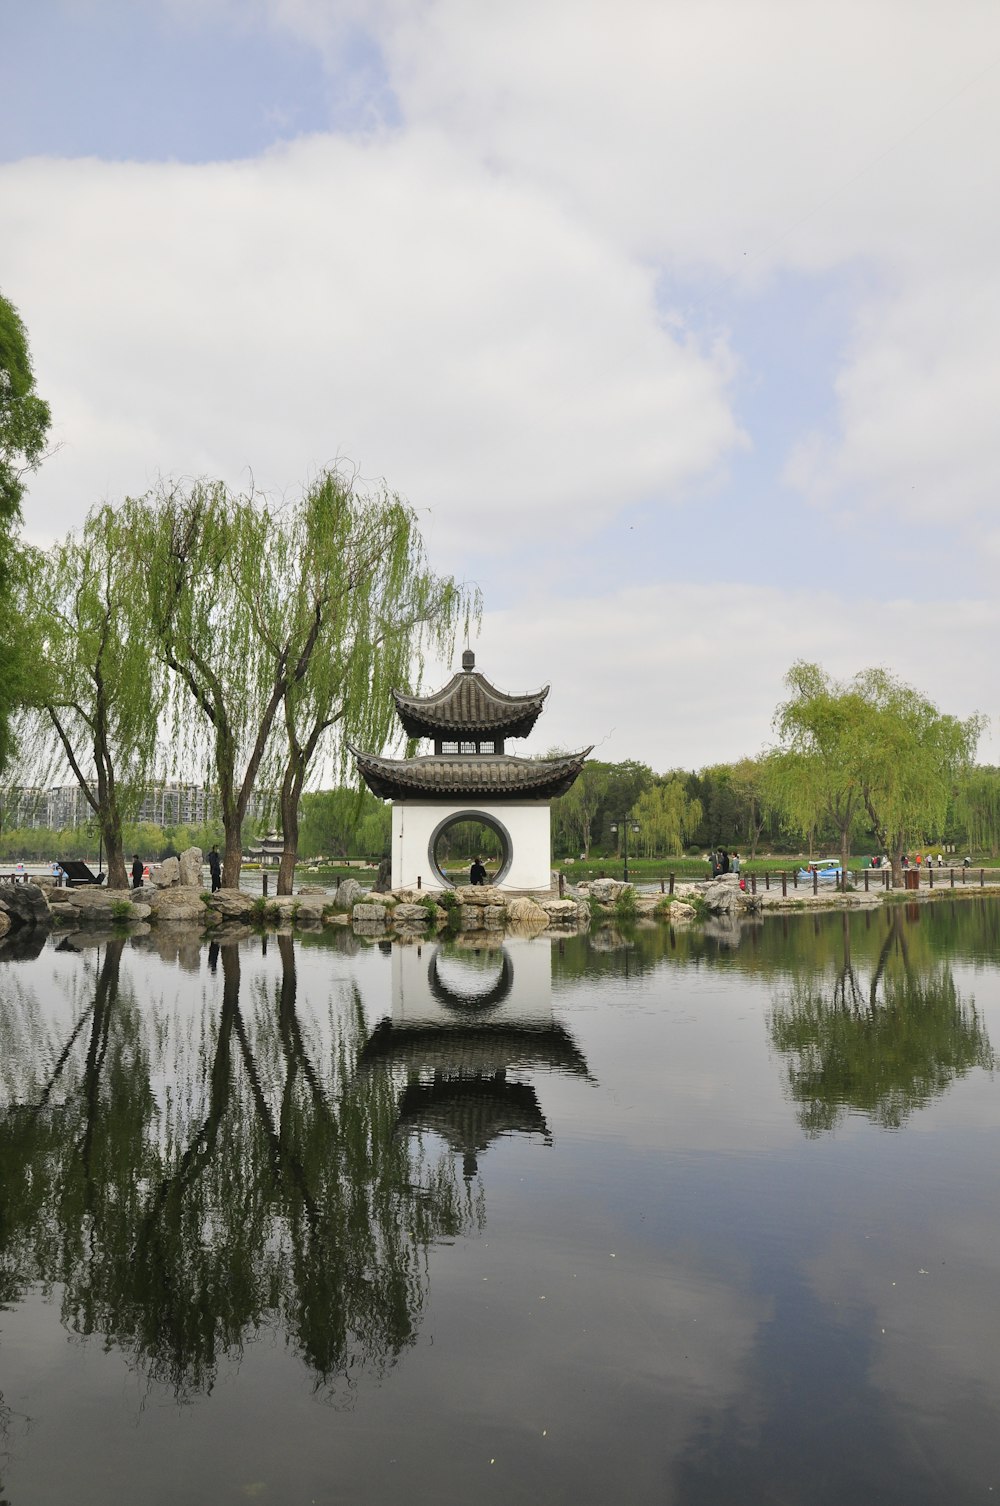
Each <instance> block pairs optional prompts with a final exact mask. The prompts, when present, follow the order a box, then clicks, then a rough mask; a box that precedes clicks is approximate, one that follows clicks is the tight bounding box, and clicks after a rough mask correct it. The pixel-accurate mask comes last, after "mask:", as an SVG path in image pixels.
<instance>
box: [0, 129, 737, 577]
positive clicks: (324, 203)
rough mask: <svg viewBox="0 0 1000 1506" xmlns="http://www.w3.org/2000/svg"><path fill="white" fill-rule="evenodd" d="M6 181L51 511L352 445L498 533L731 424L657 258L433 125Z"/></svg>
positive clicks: (541, 518)
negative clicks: (44, 402) (663, 313)
mask: <svg viewBox="0 0 1000 1506" xmlns="http://www.w3.org/2000/svg"><path fill="white" fill-rule="evenodd" d="M0 184H2V194H0V197H2V204H3V209H2V211H0V213H2V218H3V221H4V229H5V242H6V245H7V249H8V258H7V273H6V276H7V278H8V286H10V287H11V288H16V289H17V302H18V304H19V306H20V307H21V311H22V313H23V314H24V317H25V319H26V322H27V323H28V326H29V329H30V331H31V336H32V341H33V345H34V349H35V354H36V365H37V370H38V376H39V384H40V387H41V388H42V390H43V391H44V392H45V395H46V396H47V397H48V398H49V400H50V402H51V404H52V407H53V411H54V414H55V419H56V427H57V433H58V437H59V438H60V439H61V440H62V441H63V443H64V449H63V450H62V452H61V453H60V455H59V456H58V457H57V458H56V459H55V460H53V461H51V462H50V463H49V465H47V466H46V468H45V470H44V471H43V473H42V474H41V476H40V477H39V480H38V481H37V483H36V485H35V488H34V495H35V499H36V503H37V504H39V505H42V506H44V508H45V511H46V519H45V523H46V524H47V525H50V526H52V527H54V528H61V527H64V526H66V525H67V524H68V523H69V522H71V521H72V520H73V519H74V518H78V517H79V516H80V513H81V511H82V504H84V503H85V502H89V501H92V500H95V499H96V497H97V496H99V495H103V494H104V493H105V491H107V490H109V489H110V490H111V491H112V492H118V493H121V492H124V491H126V490H131V491H135V490H140V489H142V488H144V487H145V486H146V485H148V484H149V483H150V481H151V480H152V479H154V478H155V475H156V474H157V473H158V472H160V471H163V472H171V473H180V474H186V473H203V472H209V473H211V474H218V475H223V476H225V477H227V478H229V479H234V480H235V479H237V478H238V477H239V475H240V473H241V471H242V470H243V468H244V467H249V466H252V467H253V469H254V472H255V474H256V476H257V479H258V481H259V482H261V483H263V484H264V485H266V486H272V487H275V486H276V487H284V486H286V485H290V484H295V483H297V482H298V481H300V480H302V479H304V478H305V475H306V473H307V472H308V471H309V470H310V468H315V467H316V466H318V465H321V464H323V463H325V462H327V461H330V460H332V459H333V458H335V457H336V456H337V455H347V456H349V457H351V458H352V459H353V460H355V461H356V462H357V463H358V464H359V465H360V466H361V467H362V469H363V470H364V471H365V472H366V473H367V474H383V475H385V476H386V477H387V478H388V480H389V482H390V484H391V485H393V486H396V487H398V488H399V489H400V490H402V491H404V492H405V493H406V494H408V495H409V496H410V498H411V500H412V501H413V502H414V503H415V504H416V505H418V506H421V507H425V506H426V507H430V508H432V509H433V510H434V520H435V532H436V533H437V534H438V536H439V537H440V539H441V541H442V542H443V543H445V544H447V543H449V542H451V543H453V544H456V545H457V543H458V542H459V541H460V540H461V539H462V538H463V537H465V536H467V535H468V533H469V531H470V530H471V529H473V528H474V530H475V538H476V543H477V545H478V546H479V547H485V546H488V545H489V546H492V547H495V548H502V547H503V546H504V544H505V542H508V541H509V540H510V539H511V530H512V528H513V529H517V528H523V527H524V526H526V525H528V524H530V526H531V528H532V529H533V530H534V531H536V532H538V533H541V534H544V533H546V532H557V531H558V530H559V529H560V528H565V527H566V526H567V524H569V523H570V522H572V523H573V525H574V527H580V526H583V527H587V526H589V525H590V524H591V523H592V522H594V521H596V520H597V519H598V518H599V517H606V516H607V514H608V512H609V510H611V511H613V510H614V509H615V508H617V507H620V506H623V505H626V504H627V503H628V502H630V501H632V500H635V499H636V498H637V497H640V496H648V495H650V494H655V495H656V496H658V497H659V498H660V499H661V500H667V501H668V500H669V499H670V498H671V497H673V496H676V494H677V493H678V492H679V490H680V489H681V488H683V487H684V486H685V485H687V484H689V483H690V482H691V481H692V479H694V478H695V477H698V476H699V475H701V474H703V473H705V472H710V471H711V470H712V469H713V468H715V467H716V466H717V464H718V463H719V461H720V459H721V458H722V456H723V455H724V454H725V453H726V452H727V450H729V449H731V448H732V447H733V446H734V445H735V444H737V443H738V442H739V433H738V430H737V427H736V425H735V423H734V421H733V419H732V416H731V414H730V412H729V408H728V405H727V397H726V391H725V388H726V382H727V379H728V375H729V363H728V361H727V358H726V354H725V351H724V350H717V351H716V350H712V351H701V350H699V349H698V348H697V346H696V345H695V343H694V342H693V341H691V340H686V339H684V338H681V337H678V335H677V334H676V333H674V332H672V331H668V330H667V329H666V328H665V327H664V325H663V323H662V321H661V320H660V319H659V316H658V314H657V309H656V302H655V287H654V278H653V276H652V274H651V272H650V271H649V270H647V269H645V268H642V267H640V266H639V265H637V264H636V263H634V262H632V261H630V260H629V259H628V258H627V257H626V256H624V255H623V254H622V253H621V252H620V251H619V250H618V249H617V248H616V247H615V246H614V245H613V244H610V243H608V242H607V241H605V240H602V239H601V238H600V237H598V236H597V235H594V234H590V233H588V232H586V231H584V230H582V229H581V227H580V226H579V225H578V224H573V223H572V222H571V221H569V220H568V219H567V217H566V216H565V214H563V213H562V212H561V211H560V210H558V209H557V208H554V207H553V206H552V205H550V204H547V203H546V202H544V201H543V200H542V199H541V198H540V196H539V195H538V193H537V191H535V190H534V189H532V188H530V187H524V186H523V185H518V184H515V183H512V182H510V181H509V180H506V179H503V178H498V177H495V176H491V175H490V174H489V173H487V172H486V171H484V170H483V169H482V168H481V166H479V165H477V164H474V163H471V162H470V161H469V160H468V158H467V157H465V156H464V155H463V153H462V152H461V151H460V150H459V149H457V148H456V147H455V146H453V145H452V144H449V143H447V142H445V141H444V140H443V139H442V138H441V137H440V136H435V135H432V134H429V133H411V134H409V135H407V136H386V137H384V138H381V139H378V140H373V141H369V142H366V143H364V144H361V143H356V142H349V141H345V140H337V139H333V138H312V139H309V140H305V141H301V142H298V143H296V144H295V145H294V146H292V147H289V148H286V149H281V150H276V151H274V152H273V153H271V154H270V155H268V156H267V157H265V158H263V159H261V160H259V161H252V162H245V163H238V164H217V165H212V166H207V167H199V166H178V165H146V166H140V165H135V164H127V165H121V164H102V163H98V162H94V161H84V162H73V163H65V162H50V163H45V162H38V161H35V162H30V163H22V164H19V165H18V166H15V167H12V168H7V169H4V170H2V171H0ZM67 247H70V248H71V253H70V254H69V255H67ZM35 521H36V523H37V514H36V515H35Z"/></svg>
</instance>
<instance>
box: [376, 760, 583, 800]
mask: <svg viewBox="0 0 1000 1506" xmlns="http://www.w3.org/2000/svg"><path fill="white" fill-rule="evenodd" d="M590 751H591V749H590V748H584V750H583V752H582V753H573V754H570V755H568V756H567V757H565V758H511V757H509V756H507V755H506V754H502V753H501V754H492V755H491V754H487V753H484V754H480V755H479V756H476V757H459V756H455V755H448V754H430V755H428V756H427V757H424V758H376V757H375V756H374V755H372V754H368V753H359V752H358V750H357V749H356V748H351V752H352V753H353V755H354V758H355V760H356V762H357V765H358V773H359V774H360V775H361V777H362V779H363V780H364V781H365V783H366V784H367V786H368V788H369V789H370V790H371V792H372V794H374V795H378V796H379V798H380V799H382V800H461V799H470V800H554V799H555V797H556V796H557V795H565V793H566V791H567V790H568V789H569V788H570V786H571V785H572V783H573V781H574V780H575V779H576V777H577V775H578V774H579V773H580V770H581V769H582V768H583V765H584V760H585V759H586V757H587V754H588V753H589V752H590Z"/></svg>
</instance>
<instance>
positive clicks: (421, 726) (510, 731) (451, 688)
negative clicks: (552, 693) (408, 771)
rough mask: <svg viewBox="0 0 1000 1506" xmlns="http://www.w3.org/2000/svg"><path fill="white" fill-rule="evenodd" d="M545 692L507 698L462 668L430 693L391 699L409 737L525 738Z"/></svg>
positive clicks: (396, 693)
mask: <svg viewBox="0 0 1000 1506" xmlns="http://www.w3.org/2000/svg"><path fill="white" fill-rule="evenodd" d="M548 693H549V687H548V686H547V685H546V686H545V687H544V689H542V690H535V691H532V692H531V693H530V694H529V695H507V693H506V692H505V691H503V690H497V688H496V686H495V685H491V684H490V682H489V680H487V679H486V678H485V676H484V675H481V674H480V673H479V671H478V670H471V671H470V670H462V671H461V672H460V673H459V674H457V675H453V676H452V678H451V679H450V680H449V681H448V683H447V685H445V686H444V687H443V688H442V689H441V690H438V691H436V692H435V693H434V694H433V695H425V696H418V695H406V694H404V692H403V691H401V690H394V691H393V698H394V700H395V702H396V711H397V713H398V715H399V719H400V721H401V722H402V723H403V726H404V727H405V729H406V732H407V734H408V736H410V737H442V738H460V737H461V736H462V734H466V735H468V736H470V737H471V736H478V737H482V736H483V735H485V734H489V733H490V732H494V733H497V734H498V735H499V734H502V735H504V736H506V737H527V736H528V733H529V732H530V731H531V729H532V727H533V726H534V725H535V722H536V721H537V720H538V717H539V715H540V713H541V710H542V706H543V704H544V702H545V697H546V696H547V695H548Z"/></svg>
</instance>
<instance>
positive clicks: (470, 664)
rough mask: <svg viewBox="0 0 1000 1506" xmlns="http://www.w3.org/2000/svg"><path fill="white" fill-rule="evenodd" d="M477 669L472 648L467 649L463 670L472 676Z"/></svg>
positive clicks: (463, 657)
mask: <svg viewBox="0 0 1000 1506" xmlns="http://www.w3.org/2000/svg"><path fill="white" fill-rule="evenodd" d="M475 667H476V656H475V654H474V653H473V652H472V649H471V648H467V649H466V650H465V652H464V653H463V654H462V668H463V669H464V670H465V672H466V674H470V673H471V672H472V670H474V669H475Z"/></svg>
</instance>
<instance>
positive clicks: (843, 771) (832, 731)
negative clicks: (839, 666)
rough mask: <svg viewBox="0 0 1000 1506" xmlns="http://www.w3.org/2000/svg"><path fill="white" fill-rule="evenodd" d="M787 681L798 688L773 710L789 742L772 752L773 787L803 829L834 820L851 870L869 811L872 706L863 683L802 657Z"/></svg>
mask: <svg viewBox="0 0 1000 1506" xmlns="http://www.w3.org/2000/svg"><path fill="white" fill-rule="evenodd" d="M785 684H786V685H787V686H788V688H789V690H790V691H791V692H792V693H791V695H790V696H789V698H788V700H787V701H784V702H783V703H782V704H781V705H780V706H779V707H778V709H777V711H776V712H775V715H774V725H775V728H776V730H777V732H778V734H779V736H780V738H781V740H782V745H781V748H780V749H779V750H778V751H777V752H776V754H775V755H774V756H773V757H772V759H771V760H770V764H769V773H768V779H769V783H770V788H771V790H772V793H773V796H774V798H775V801H776V803H777V804H778V805H779V807H780V808H781V809H782V810H783V812H784V814H785V815H786V817H787V818H788V819H789V820H790V821H791V822H792V823H794V825H796V826H798V827H800V828H801V830H802V832H803V833H806V832H811V831H813V830H815V828H816V827H817V826H823V825H828V826H831V827H832V828H833V830H834V831H835V832H836V833H837V841H838V844H839V846H840V863H841V868H842V870H843V871H844V872H845V873H846V872H847V865H848V862H849V859H850V855H851V837H852V835H853V834H854V833H855V831H856V830H857V829H858V825H859V822H860V821H861V818H862V816H863V815H864V792H863V781H864V740H865V738H866V737H867V735H868V731H867V728H868V707H867V705H866V703H865V701H864V699H863V697H862V695H861V693H860V692H859V690H857V689H856V688H854V687H850V686H843V685H839V684H837V682H836V681H834V680H832V679H831V677H830V676H829V675H828V674H826V672H825V671H824V670H822V669H821V668H820V667H819V665H818V664H807V663H805V662H804V661H803V660H799V661H798V662H797V663H796V664H793V665H792V668H791V669H790V670H789V671H788V674H787V675H786V676H785Z"/></svg>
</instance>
